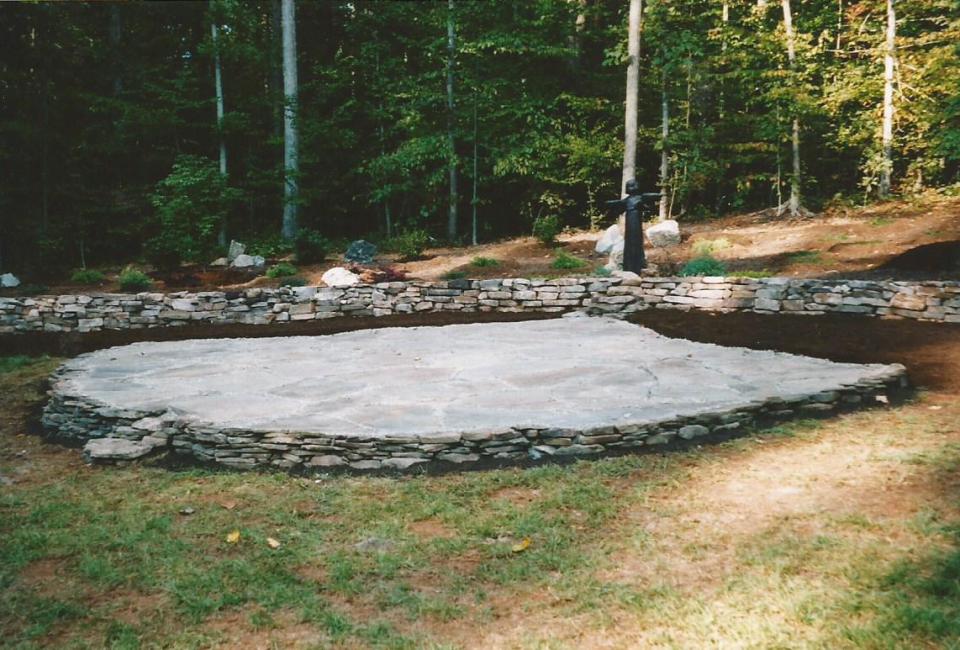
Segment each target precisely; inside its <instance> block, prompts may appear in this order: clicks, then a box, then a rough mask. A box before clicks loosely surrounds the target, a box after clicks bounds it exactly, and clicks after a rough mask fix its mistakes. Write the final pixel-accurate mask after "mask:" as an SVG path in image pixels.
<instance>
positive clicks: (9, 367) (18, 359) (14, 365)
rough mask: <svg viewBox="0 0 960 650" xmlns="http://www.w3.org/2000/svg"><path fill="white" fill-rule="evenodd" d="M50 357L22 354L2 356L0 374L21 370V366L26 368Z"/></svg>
mask: <svg viewBox="0 0 960 650" xmlns="http://www.w3.org/2000/svg"><path fill="white" fill-rule="evenodd" d="M48 359H49V357H46V356H43V357H28V356H26V355H22V354H18V355H14V356H11V357H0V374H4V373H8V372H13V371H15V370H20V369H21V368H26V367H28V366H30V365H32V364H35V363H40V362H44V361H47V360H48Z"/></svg>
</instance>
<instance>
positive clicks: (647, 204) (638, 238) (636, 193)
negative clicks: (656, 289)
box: [604, 178, 660, 273]
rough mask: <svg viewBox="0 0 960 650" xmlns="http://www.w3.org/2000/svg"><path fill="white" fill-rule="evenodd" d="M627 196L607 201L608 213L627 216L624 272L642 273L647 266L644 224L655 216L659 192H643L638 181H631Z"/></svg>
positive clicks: (624, 235) (628, 184)
mask: <svg viewBox="0 0 960 650" xmlns="http://www.w3.org/2000/svg"><path fill="white" fill-rule="evenodd" d="M626 192H627V195H626V196H625V197H624V198H622V199H618V200H616V201H605V202H604V204H605V205H606V206H607V212H608V213H612V214H620V213H621V212H623V213H625V214H626V228H625V230H624V233H623V270H624V271H631V272H633V273H640V271H642V270H643V269H644V268H646V266H647V259H646V256H645V255H644V252H643V222H644V221H645V220H646V218H648V217H650V216H651V215H652V214H653V206H654V205H655V203H656V201H659V200H660V193H659V192H641V191H640V188H639V186H638V185H637V181H636V180H634V179H632V178H631V179H630V180H629V181H627V185H626Z"/></svg>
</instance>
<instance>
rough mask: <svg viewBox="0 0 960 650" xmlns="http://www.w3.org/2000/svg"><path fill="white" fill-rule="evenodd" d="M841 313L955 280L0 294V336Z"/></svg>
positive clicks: (928, 303)
mask: <svg viewBox="0 0 960 650" xmlns="http://www.w3.org/2000/svg"><path fill="white" fill-rule="evenodd" d="M651 308H656V309H680V310H689V309H702V310H708V311H753V312H757V313H777V312H782V313H791V314H805V315H816V314H827V313H848V314H857V315H863V316H877V317H881V318H910V319H917V320H925V321H937V322H946V323H960V282H958V281H943V282H941V281H927V282H877V281H867V280H804V279H790V278H763V279H750V278H722V277H703V278H686V277H683V278H680V277H666V278H656V277H643V278H629V279H621V278H600V277H583V278H558V279H554V280H527V279H503V280H449V281H439V282H385V283H379V284H374V285H360V286H357V287H351V288H345V289H331V288H325V287H322V288H321V287H296V288H291V287H282V288H279V289H246V290H243V291H208V292H199V293H190V292H179V293H172V294H161V293H139V294H92V295H63V296H39V297H35V298H0V335H17V334H22V333H29V332H54V333H62V332H80V333H83V332H96V331H104V330H135V329H146V328H157V327H178V326H184V325H188V324H212V325H226V324H249V325H270V324H282V323H286V322H293V321H308V320H319V319H326V318H337V317H343V316H375V317H379V316H391V315H397V314H413V313H436V312H461V313H470V312H528V313H529V312H565V311H573V310H586V311H588V312H590V313H620V314H629V313H632V312H636V311H641V310H644V309H651Z"/></svg>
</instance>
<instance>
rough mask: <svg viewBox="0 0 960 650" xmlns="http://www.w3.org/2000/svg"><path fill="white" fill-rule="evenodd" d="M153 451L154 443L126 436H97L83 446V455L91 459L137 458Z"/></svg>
mask: <svg viewBox="0 0 960 650" xmlns="http://www.w3.org/2000/svg"><path fill="white" fill-rule="evenodd" d="M151 451H153V445H151V444H150V443H147V442H143V441H141V440H126V439H124V438H95V439H93V440H90V441H88V442H87V444H86V445H84V447H83V455H84V456H85V457H86V458H87V460H90V461H97V460H136V459H137V458H143V457H144V456H146V455H147V454H149V453H150V452H151Z"/></svg>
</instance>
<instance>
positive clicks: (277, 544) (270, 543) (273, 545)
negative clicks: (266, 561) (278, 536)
mask: <svg viewBox="0 0 960 650" xmlns="http://www.w3.org/2000/svg"><path fill="white" fill-rule="evenodd" d="M267 546H269V547H270V548H280V542H279V541H277V540H275V539H274V538H272V537H268V538H267Z"/></svg>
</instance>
